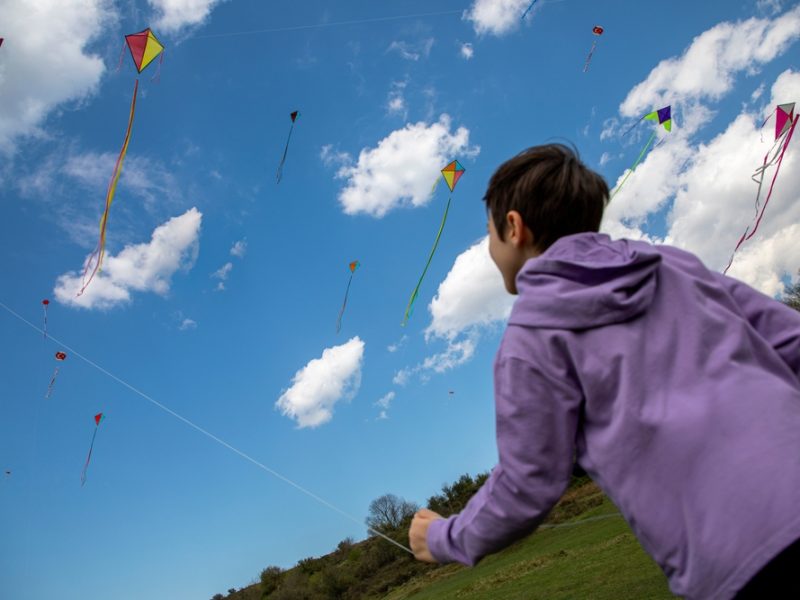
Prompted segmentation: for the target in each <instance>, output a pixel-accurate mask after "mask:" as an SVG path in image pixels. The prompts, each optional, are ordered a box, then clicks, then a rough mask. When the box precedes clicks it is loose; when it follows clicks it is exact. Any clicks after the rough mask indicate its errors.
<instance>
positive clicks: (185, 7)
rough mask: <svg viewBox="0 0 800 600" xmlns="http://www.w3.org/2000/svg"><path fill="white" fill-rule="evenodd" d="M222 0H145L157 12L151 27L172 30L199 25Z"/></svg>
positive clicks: (166, 30) (159, 29)
mask: <svg viewBox="0 0 800 600" xmlns="http://www.w3.org/2000/svg"><path fill="white" fill-rule="evenodd" d="M222 1H223V0H147V2H148V4H149V5H150V6H152V7H153V8H154V9H155V10H156V11H157V13H158V18H157V20H156V22H155V24H154V25H153V28H154V29H155V30H156V31H157V32H158V31H165V32H173V31H177V30H179V29H182V28H184V27H189V26H192V25H200V24H201V23H203V21H205V20H206V17H208V15H209V14H210V13H211V10H212V9H213V8H214V6H216V5H217V4H220V3H221V2H222Z"/></svg>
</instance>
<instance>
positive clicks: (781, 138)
mask: <svg viewBox="0 0 800 600" xmlns="http://www.w3.org/2000/svg"><path fill="white" fill-rule="evenodd" d="M794 105H795V103H794V102H790V103H788V104H779V105H778V106H777V107H776V108H775V110H773V111H772V112H771V113H770V115H769V116H768V117H767V118H766V119H764V122H763V123H762V124H761V128H762V129H763V128H764V125H766V124H767V121H769V119H770V118H771V117H772V115H773V114H776V113H777V115H776V117H775V141H774V142H773V143H772V147H771V148H770V149H769V150H768V151H767V153H766V154H765V155H764V160H763V161H762V163H761V166H760V167H758V168H757V169H756V171H755V173H753V176H752V179H753V181H754V182H756V183H757V184H758V190H757V191H756V202H755V215H754V216H753V222H752V223H750V225H748V226H747V227H746V228H745V230H744V233H743V234H742V237H740V238H739V241H738V242H737V244H736V247H735V248H734V249H733V252H732V253H731V258H730V260H729V261H728V266H727V267H725V270H724V271H723V273H727V272H728V269H730V268H731V265H732V264H733V257H734V255H735V254H736V251H737V250H739V247H740V246H741V245H742V244H743V243H744V242H746V241H747V240H749V239H750V238H751V237H753V236H754V235H755V233H756V231H758V226H759V224H760V223H761V219H762V217H763V216H764V211H765V210H767V204H769V199H770V197H771V196H772V188H773V187H774V186H775V180H776V179H777V178H778V172H779V171H780V170H781V163H782V162H783V155H784V154H786V149H787V148H788V147H789V142H790V141H791V139H792V135H793V134H794V128H795V127H796V126H797V121H798V120H800V115H795V114H794ZM773 165H774V166H775V173H774V174H773V175H772V181H771V182H770V184H769V190H768V191H767V197H766V198H764V204H763V206H762V205H761V188H762V186H763V184H764V173H765V172H766V170H767V169H769V168H770V167H772V166H773ZM751 226H752V229H751Z"/></svg>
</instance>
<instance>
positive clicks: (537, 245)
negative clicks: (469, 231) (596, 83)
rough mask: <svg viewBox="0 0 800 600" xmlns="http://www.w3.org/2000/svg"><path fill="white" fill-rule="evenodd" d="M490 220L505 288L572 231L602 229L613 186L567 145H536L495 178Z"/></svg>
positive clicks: (491, 240)
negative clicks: (527, 265) (604, 212)
mask: <svg viewBox="0 0 800 600" xmlns="http://www.w3.org/2000/svg"><path fill="white" fill-rule="evenodd" d="M483 200H484V202H486V211H487V213H488V216H489V252H490V254H491V255H492V259H493V260H494V262H495V263H496V264H497V267H498V268H499V269H500V272H501V273H502V274H503V279H504V281H505V284H506V289H507V290H508V291H509V292H510V293H512V294H515V293H516V292H517V290H516V283H515V280H516V276H517V273H518V272H519V270H520V269H521V268H522V265H524V264H525V261H526V260H528V258H532V257H533V256H537V255H539V254H541V253H542V252H544V251H545V250H547V249H548V248H549V247H550V246H551V245H552V244H553V243H554V242H555V241H556V240H557V239H559V238H561V237H564V236H565V235H571V234H573V233H581V232H584V231H599V229H600V221H601V219H602V218H603V210H604V209H605V206H606V204H607V203H608V186H607V185H606V182H605V181H604V180H603V178H602V177H601V176H600V175H598V174H597V173H595V172H594V171H592V170H591V169H589V168H587V167H586V166H585V165H584V164H583V163H582V162H581V161H580V159H579V158H578V156H577V154H576V153H575V152H574V151H573V150H571V149H570V148H568V147H567V146H565V145H563V144H545V145H543V146H533V147H532V148H528V149H527V150H525V151H523V152H521V153H520V154H518V155H517V156H515V157H514V158H512V159H510V160H508V161H506V162H505V163H503V164H502V165H500V168H498V169H497V171H495V173H494V175H492V179H491V180H490V181H489V188H488V189H487V190H486V195H485V196H484V198H483Z"/></svg>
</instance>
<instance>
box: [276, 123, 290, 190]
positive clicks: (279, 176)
mask: <svg viewBox="0 0 800 600" xmlns="http://www.w3.org/2000/svg"><path fill="white" fill-rule="evenodd" d="M292 131H294V121H292V126H291V127H289V137H287V138H286V147H285V148H284V149H283V156H282V157H281V162H280V164H279V165H278V172H277V173H276V176H277V178H278V181H277V183H280V182H281V177H283V163H285V162H286V154H287V153H288V152H289V141H290V140H291V139H292Z"/></svg>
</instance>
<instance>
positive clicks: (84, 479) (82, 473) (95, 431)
mask: <svg viewBox="0 0 800 600" xmlns="http://www.w3.org/2000/svg"><path fill="white" fill-rule="evenodd" d="M96 436H97V426H95V428H94V433H93V434H92V443H91V444H89V456H87V457H86V464H85V465H83V471H82V472H81V487H83V484H84V483H86V469H88V468H89V461H90V460H91V459H92V448H94V438H95V437H96Z"/></svg>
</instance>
